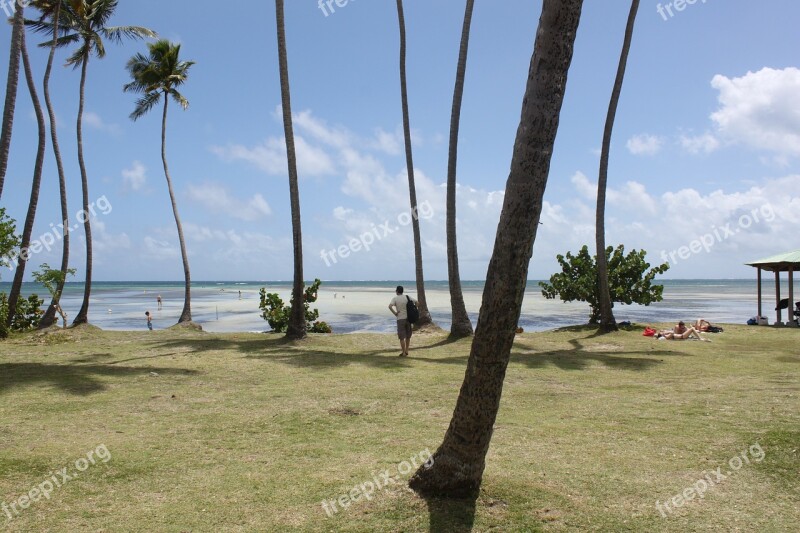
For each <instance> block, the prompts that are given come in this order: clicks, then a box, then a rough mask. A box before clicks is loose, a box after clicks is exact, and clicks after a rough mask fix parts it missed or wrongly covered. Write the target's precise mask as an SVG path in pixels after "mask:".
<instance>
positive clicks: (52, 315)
mask: <svg viewBox="0 0 800 533" xmlns="http://www.w3.org/2000/svg"><path fill="white" fill-rule="evenodd" d="M62 4H63V2H62V0H39V1H38V2H36V3H35V7H36V8H37V9H39V11H41V13H42V17H43V18H50V19H51V20H52V25H53V39H52V41H51V42H50V54H49V56H48V58H47V68H46V69H45V72H44V101H45V105H46V106H47V113H48V115H49V116H50V140H51V142H52V144H53V154H54V155H55V158H56V167H57V169H58V188H59V194H60V196H61V219H62V221H63V228H64V236H63V237H62V239H61V241H62V242H61V276H60V277H59V278H58V280H57V287H56V290H55V291H54V292H53V298H52V300H51V302H50V305H49V306H48V307H47V311H45V313H44V316H42V319H41V320H40V321H39V328H40V329H44V328H49V327H50V326H52V325H53V324H55V323H56V322H57V321H58V317H57V313H59V310H60V309H61V305H60V302H59V300H60V299H61V295H62V294H63V292H64V283H65V282H66V279H67V273H68V271H69V208H68V207H67V177H66V173H65V172H64V162H63V160H62V158H61V148H60V147H59V144H58V132H57V130H58V128H57V123H56V113H55V109H54V108H53V102H52V101H51V99H50V74H51V72H52V70H53V59H54V57H55V53H56V47H57V45H58V31H59V22H60V19H61V9H62ZM61 312H62V313H63V311H61ZM64 320H65V321H66V318H65V319H64Z"/></svg>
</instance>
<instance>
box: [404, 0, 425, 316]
mask: <svg viewBox="0 0 800 533" xmlns="http://www.w3.org/2000/svg"><path fill="white" fill-rule="evenodd" d="M397 20H398V22H399V24H400V92H401V98H402V104H403V135H404V137H405V145H406V169H407V172H408V193H409V197H410V200H411V215H412V216H411V227H412V230H413V232H414V264H415V266H416V268H415V275H416V280H417V301H418V302H419V305H418V307H419V322H418V325H419V326H425V325H427V324H432V323H433V319H432V318H431V314H430V312H429V311H428V302H427V300H426V298H425V276H424V274H423V272H422V239H421V237H420V233H419V215H418V207H417V186H416V185H415V184H414V158H413V157H412V153H411V125H410V120H409V117H408V87H407V85H406V19H405V15H404V14H403V0H397Z"/></svg>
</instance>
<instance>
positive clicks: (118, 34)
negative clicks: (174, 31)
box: [100, 26, 157, 44]
mask: <svg viewBox="0 0 800 533" xmlns="http://www.w3.org/2000/svg"><path fill="white" fill-rule="evenodd" d="M100 33H102V35H103V37H105V38H106V39H108V40H109V41H111V42H113V43H117V44H119V43H121V42H122V41H123V40H124V39H134V40H136V39H145V38H148V37H149V38H155V37H157V34H156V32H154V31H153V30H149V29H147V28H143V27H141V26H115V27H111V28H103V29H101V30H100Z"/></svg>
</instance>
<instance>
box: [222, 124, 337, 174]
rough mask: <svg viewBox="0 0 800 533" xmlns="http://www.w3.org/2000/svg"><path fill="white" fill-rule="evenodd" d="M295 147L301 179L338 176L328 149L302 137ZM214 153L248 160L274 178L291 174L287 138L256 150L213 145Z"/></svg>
mask: <svg viewBox="0 0 800 533" xmlns="http://www.w3.org/2000/svg"><path fill="white" fill-rule="evenodd" d="M294 144H295V152H296V155H297V173H298V174H299V177H300V178H303V177H308V176H326V175H330V174H333V173H334V165H333V161H331V158H330V157H329V156H328V154H327V153H326V152H325V151H324V150H322V149H321V148H317V147H314V146H311V145H310V144H309V143H308V142H306V140H305V139H304V138H303V137H301V136H299V135H295V139H294ZM211 151H212V152H213V153H214V154H216V155H218V156H219V157H221V158H222V159H223V160H225V161H245V162H248V163H250V164H252V165H255V166H256V167H257V168H259V169H260V170H262V171H264V172H266V173H267V174H269V175H272V176H285V175H287V174H288V165H287V161H286V141H285V140H284V138H283V137H270V138H268V139H267V140H266V141H264V142H263V143H262V144H258V145H256V146H254V147H252V148H248V147H246V146H243V145H236V144H234V145H229V146H226V147H221V146H212V147H211Z"/></svg>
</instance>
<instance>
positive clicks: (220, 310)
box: [0, 279, 800, 333]
mask: <svg viewBox="0 0 800 533" xmlns="http://www.w3.org/2000/svg"><path fill="white" fill-rule="evenodd" d="M660 283H662V284H663V285H664V301H662V302H658V303H655V304H652V305H650V306H648V307H645V306H638V305H633V306H626V305H620V304H617V305H616V306H615V308H614V313H615V316H616V318H617V320H618V321H622V320H629V321H631V322H635V323H638V324H647V323H651V322H675V321H678V320H686V321H694V320H696V319H697V318H699V317H703V318H706V319H708V320H710V321H711V322H712V323H735V324H743V323H745V322H746V321H747V319H748V318H750V317H752V316H754V315H756V312H757V307H756V281H755V279H753V280H662V281H660ZM398 284H401V285H404V286H405V287H406V289H407V290H406V292H407V293H409V294H411V295H415V293H416V291H415V290H414V283H413V282H410V281H396V280H387V281H327V282H324V283H323V285H322V289H321V291H320V293H319V300H318V302H317V304H316V307H317V308H319V310H320V314H321V316H320V319H321V320H325V321H326V322H328V323H329V324H330V325H331V326H332V327H333V329H334V331H335V332H337V333H352V332H365V331H371V332H391V331H393V329H394V322H393V317H392V315H391V314H390V313H389V311H388V309H387V305H388V303H389V300H390V299H391V297H392V296H393V295H394V289H395V286H397V285H398ZM425 286H426V294H427V299H428V306H429V309H430V310H431V314H432V316H433V319H434V321H435V322H436V323H437V324H438V325H440V326H441V327H443V328H448V327H449V322H450V309H449V292H448V287H447V282H446V281H428V282H426V284H425ZM261 287H267V289H268V290H269V291H270V292H278V293H279V294H281V296H282V297H283V298H284V300H285V301H288V299H289V294H290V291H291V283H290V282H285V281H278V282H254V281H239V282H234V281H205V282H194V283H193V285H192V308H193V318H194V320H195V321H196V322H199V323H201V324H202V325H203V328H204V329H205V330H207V331H266V330H268V329H269V326H268V325H267V323H266V322H265V321H264V320H263V319H262V318H261V317H260V311H259V309H258V302H259V298H258V291H259V289H260V288H261ZM9 288H10V284H9V283H8V282H3V283H0V292H8V290H9ZM463 289H464V297H465V301H466V303H467V310H468V311H469V313H470V316H471V317H472V319H473V323H475V321H477V315H478V311H479V309H480V300H481V296H482V291H483V282H482V281H467V282H464V283H463ZM240 291H241V296H240ZM23 292H24V294H26V295H27V294H30V293H32V292H36V293H38V294H39V295H40V296H42V295H43V294H46V291H45V290H44V289H43V288H42V287H40V286H37V285H36V284H34V283H26V284H25V285H24V290H23ZM797 292H798V293H800V284H797ZM781 293H782V297H787V296H788V286H787V285H786V282H785V281H784V283H783V287H782V289H781ZM763 294H764V302H765V303H764V307H763V310H764V314H765V315H766V316H767V317H768V318H769V319H770V323H772V322H773V321H774V320H775V312H774V311H773V309H774V307H775V303H774V302H775V284H774V281H773V280H764V283H763ZM157 295H161V297H162V299H163V302H164V307H163V309H162V310H160V311H159V310H158V309H157V305H156V296H157ZM82 297H83V283H79V282H73V283H68V284H67V286H66V289H65V292H64V297H63V300H62V304H63V307H64V309H65V310H66V312H67V314H68V316H69V319H70V320H71V319H72V317H74V316H75V313H76V312H77V310H78V308H79V307H80V302H81V300H82ZM795 300H798V301H800V294H798V295H797V296H796V297H795ZM46 303H49V300H46ZM182 306H183V284H182V282H95V283H94V285H93V290H92V299H91V307H90V316H89V318H90V322H91V323H92V324H94V325H96V326H98V327H101V328H103V329H111V330H132V329H142V328H144V327H145V319H144V312H145V311H150V312H151V313H153V316H154V319H155V320H154V324H155V326H156V328H157V329H161V328H166V327H169V326H171V325H173V324H174V323H175V322H176V321H177V318H178V316H179V315H180V311H181V309H182ZM785 313H786V312H785V311H784V315H783V320H784V321H785V320H787V316H786V314H785ZM587 320H588V305H586V304H583V303H571V304H565V303H562V302H561V301H560V300H546V299H544V298H543V297H542V295H541V291H540V290H539V287H538V281H535V280H532V281H529V282H528V286H527V290H526V295H525V300H524V302H523V308H522V314H521V317H520V326H522V327H523V328H525V330H526V331H542V330H548V329H554V328H559V327H564V326H570V325H576V324H584V323H586V322H587Z"/></svg>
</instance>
